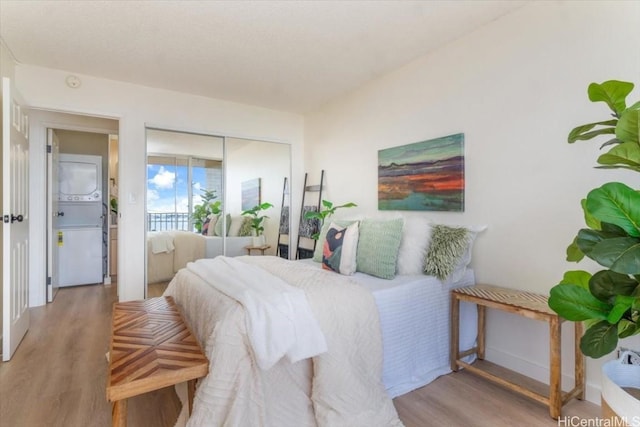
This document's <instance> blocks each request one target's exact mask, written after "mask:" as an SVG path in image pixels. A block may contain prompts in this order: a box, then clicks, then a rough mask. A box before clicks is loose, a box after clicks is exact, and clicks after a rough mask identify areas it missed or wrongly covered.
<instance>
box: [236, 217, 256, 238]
mask: <svg viewBox="0 0 640 427" xmlns="http://www.w3.org/2000/svg"><path fill="white" fill-rule="evenodd" d="M252 232H253V228H251V218H249V217H248V216H245V217H244V219H243V220H242V225H240V231H238V236H243V237H245V236H251V235H252V234H253V233H252Z"/></svg>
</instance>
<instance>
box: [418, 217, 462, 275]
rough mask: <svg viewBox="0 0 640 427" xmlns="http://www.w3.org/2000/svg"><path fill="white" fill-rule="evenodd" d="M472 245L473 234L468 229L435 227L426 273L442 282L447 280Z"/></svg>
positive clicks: (427, 258)
mask: <svg viewBox="0 0 640 427" xmlns="http://www.w3.org/2000/svg"><path fill="white" fill-rule="evenodd" d="M470 243H471V233H470V232H469V230H468V229H467V228H465V227H449V226H446V225H442V224H437V225H434V226H433V231H432V233H431V245H430V246H429V251H428V252H427V257H426V259H425V262H424V272H425V273H427V274H429V275H430V276H435V277H437V278H438V279H440V280H442V281H445V280H447V279H448V278H449V276H451V273H453V271H454V270H455V269H456V266H457V265H458V263H459V261H460V259H461V258H462V256H463V255H465V253H466V252H467V248H468V247H469V245H470Z"/></svg>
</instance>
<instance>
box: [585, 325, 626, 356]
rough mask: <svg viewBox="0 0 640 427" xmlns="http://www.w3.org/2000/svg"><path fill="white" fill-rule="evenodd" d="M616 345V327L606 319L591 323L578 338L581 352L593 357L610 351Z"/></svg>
mask: <svg viewBox="0 0 640 427" xmlns="http://www.w3.org/2000/svg"><path fill="white" fill-rule="evenodd" d="M616 345H618V327H617V325H612V324H610V323H609V322H607V321H606V320H603V321H601V322H598V323H596V324H595V325H592V326H591V327H590V328H589V329H587V331H586V332H585V333H584V335H583V336H582V339H581V340H580V350H582V353H584V354H585V355H586V356H589V357H593V358H594V359H598V358H600V357H602V356H604V355H605V354H609V353H611V352H612V351H613V350H615V348H616Z"/></svg>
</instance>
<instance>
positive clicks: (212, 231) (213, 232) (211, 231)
mask: <svg viewBox="0 0 640 427" xmlns="http://www.w3.org/2000/svg"><path fill="white" fill-rule="evenodd" d="M209 218H211V220H210V221H209V228H208V229H207V236H215V235H216V223H217V222H218V220H219V219H220V214H217V215H214V214H211V215H209Z"/></svg>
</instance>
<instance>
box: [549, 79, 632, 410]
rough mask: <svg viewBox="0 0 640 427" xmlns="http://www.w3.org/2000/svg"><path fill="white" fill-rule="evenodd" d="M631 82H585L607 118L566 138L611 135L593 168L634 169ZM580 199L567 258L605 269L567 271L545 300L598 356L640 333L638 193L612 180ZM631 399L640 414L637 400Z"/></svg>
mask: <svg viewBox="0 0 640 427" xmlns="http://www.w3.org/2000/svg"><path fill="white" fill-rule="evenodd" d="M633 87H634V85H633V83H629V82H622V81H617V80H610V81H606V82H604V83H602V84H597V83H592V84H591V85H589V89H588V94H589V99H590V100H591V101H592V102H605V103H606V104H607V105H608V106H609V108H610V109H611V110H612V111H613V114H612V116H613V118H611V119H609V120H605V121H601V122H597V123H590V124H587V125H582V126H578V127H576V128H575V129H573V130H572V131H571V132H570V133H569V138H568V140H569V143H573V142H575V141H579V140H589V139H592V138H595V137H598V136H601V135H613V138H612V139H610V140H608V141H607V142H605V143H604V144H603V145H602V147H601V148H605V147H607V148H608V151H607V152H606V153H604V154H602V155H601V156H600V157H598V160H597V161H598V163H599V164H600V166H598V167H599V168H603V169H611V168H623V169H629V170H633V171H636V172H640V140H639V138H638V134H639V130H640V102H636V103H635V104H633V105H631V106H630V107H627V105H626V97H627V95H629V93H631V91H632V90H633ZM581 203H582V209H583V211H584V218H585V223H586V228H583V229H581V230H580V231H579V232H578V235H577V236H576V237H575V239H574V241H573V243H571V245H570V246H569V247H568V248H567V260H568V261H573V262H578V261H580V260H582V259H583V258H584V257H585V256H586V257H588V258H590V259H592V260H594V261H595V262H597V263H598V264H600V265H601V266H602V267H604V269H602V270H600V271H598V272H596V273H595V274H591V273H589V272H587V271H582V270H577V271H567V272H566V273H565V274H564V277H563V279H562V281H561V282H560V283H559V284H558V285H556V286H555V287H553V288H552V289H551V291H550V297H549V307H551V309H553V310H554V311H555V312H556V313H558V314H559V315H560V316H562V317H563V318H565V319H567V320H571V321H575V322H581V321H584V322H585V326H586V331H585V333H584V335H583V336H582V338H581V340H580V349H581V350H582V352H583V353H584V354H585V355H586V356H589V357H592V358H599V357H602V356H604V355H606V354H609V353H611V352H613V351H614V350H615V349H616V347H617V345H618V339H619V338H626V337H630V336H632V335H636V334H639V333H640V192H638V191H637V190H636V189H633V188H631V187H629V186H628V185H626V184H623V183H620V182H610V183H607V184H604V185H602V186H601V187H599V188H596V189H594V190H592V191H590V192H589V194H588V195H587V197H586V199H583V200H582V202H581ZM639 369H640V368H639ZM604 377H606V372H605V375H604ZM605 381H607V379H606V378H605ZM636 386H637V385H636ZM603 400H605V388H603ZM632 400H633V399H632ZM632 405H635V407H634V408H635V409H633V410H636V411H637V412H636V413H640V401H636V403H632ZM604 407H605V405H604V404H603V408H604Z"/></svg>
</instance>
